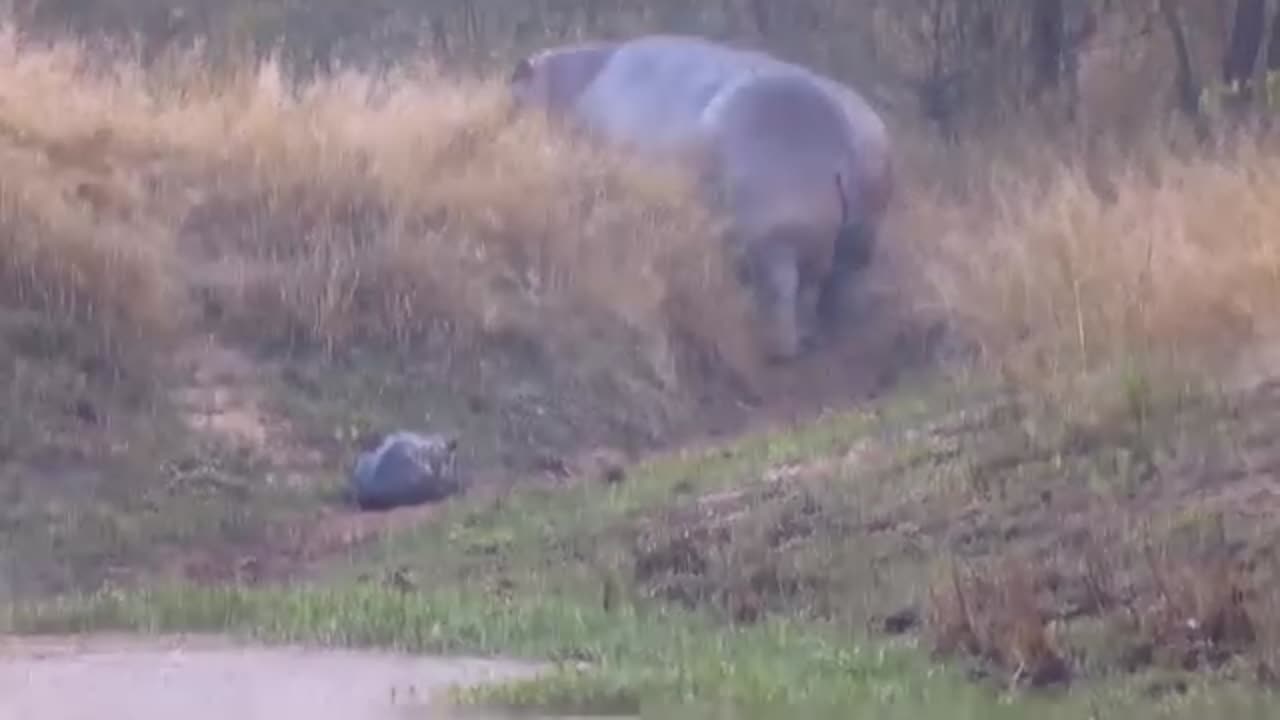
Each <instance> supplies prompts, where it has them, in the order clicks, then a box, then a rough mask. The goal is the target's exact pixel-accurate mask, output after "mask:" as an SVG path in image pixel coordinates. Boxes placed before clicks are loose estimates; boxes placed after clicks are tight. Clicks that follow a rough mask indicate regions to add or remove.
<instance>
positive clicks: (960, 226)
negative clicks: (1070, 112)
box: [899, 138, 1280, 410]
mask: <svg viewBox="0 0 1280 720" xmlns="http://www.w3.org/2000/svg"><path fill="white" fill-rule="evenodd" d="M1161 139H1162V140H1163V138H1161ZM1060 147H1061V146H1059V148H1060ZM1152 147H1157V148H1159V149H1157V150H1154V151H1147V150H1142V151H1134V152H1131V153H1116V154H1114V155H1112V156H1110V157H1109V158H1106V159H1104V160H1102V161H1097V160H1096V159H1095V160H1093V161H1090V160H1089V159H1086V158H1089V157H1090V156H1089V155H1088V154H1085V153H1081V154H1078V155H1075V156H1074V157H1071V158H1068V159H1066V160H1065V161H1064V159H1063V157H1062V155H1063V154H1065V153H1063V152H1061V150H1060V149H1059V150H1054V151H1049V150H1044V149H1035V150H1031V151H1029V152H1022V153H1020V157H1019V158H1018V160H1017V161H1008V160H998V159H995V158H997V156H998V154H997V153H995V152H991V151H990V148H982V147H979V148H976V152H975V151H974V150H975V149H973V148H971V149H970V151H969V153H970V154H969V156H970V158H971V159H972V160H980V159H982V157H983V153H984V152H986V153H988V154H987V155H986V161H987V162H988V163H990V165H989V166H988V167H986V168H983V165H981V164H979V163H977V162H974V163H973V164H971V165H967V166H966V167H965V168H964V171H965V172H973V174H972V175H970V177H969V178H968V180H967V187H965V188H964V192H960V191H958V190H957V187H956V186H953V187H951V188H948V189H946V190H942V189H939V188H938V187H929V186H926V185H924V184H916V186H915V187H912V188H911V189H910V190H908V191H907V192H910V193H911V194H912V195H913V199H912V202H911V215H909V216H906V217H904V218H902V226H901V228H900V232H899V235H900V236H901V237H902V238H903V243H902V251H903V252H902V254H903V257H902V258H899V264H900V265H903V266H905V267H906V268H907V271H906V275H907V277H906V278H905V280H906V283H907V285H908V286H909V287H910V292H913V293H916V299H917V300H919V304H920V307H921V309H922V310H924V311H925V312H929V313H937V314H941V315H942V316H944V317H946V318H947V319H949V320H950V321H951V322H953V323H954V324H955V326H956V328H957V329H958V330H960V332H962V333H963V334H964V335H965V336H966V337H967V338H969V339H971V340H973V341H975V342H976V343H977V345H978V346H979V347H980V350H981V354H982V356H983V358H984V359H985V361H987V362H988V363H990V364H991V365H993V366H995V367H996V368H998V369H999V370H1001V371H1003V372H1006V373H1008V374H1009V376H1011V377H1012V378H1014V379H1015V380H1016V381H1018V382H1019V383H1020V384H1024V385H1025V386H1027V387H1033V388H1035V389H1037V390H1042V391H1048V392H1049V393H1050V395H1051V397H1052V398H1053V399H1054V400H1055V401H1056V402H1059V403H1062V404H1064V405H1067V406H1070V405H1072V404H1074V403H1078V404H1080V405H1081V406H1082V407H1081V408H1078V409H1082V410H1087V408H1085V407H1083V406H1087V405H1090V404H1091V403H1094V402H1096V401H1097V400H1098V395H1097V392H1082V391H1086V390H1090V389H1092V390H1094V391H1096V390H1097V389H1098V388H1099V387H1101V388H1103V391H1102V392H1103V393H1104V394H1109V393H1111V391H1112V390H1114V386H1113V385H1112V384H1110V383H1109V382H1108V380H1107V379H1108V378H1111V379H1114V378H1115V377H1117V374H1119V375H1121V376H1123V375H1124V374H1125V373H1133V372H1140V373H1147V372H1153V371H1156V370H1157V369H1159V370H1160V371H1167V372H1171V373H1175V374H1176V375H1177V376H1178V377H1182V378H1184V379H1185V378H1186V377H1188V376H1187V375H1186V374H1185V373H1192V374H1193V376H1195V375H1198V376H1199V377H1201V378H1206V377H1208V378H1213V377H1221V374H1222V373H1228V372H1232V371H1234V370H1235V369H1237V368H1236V365H1235V363H1238V361H1240V360H1241V359H1242V358H1244V357H1246V356H1247V355H1248V354H1249V353H1250V352H1251V351H1252V350H1258V349H1264V348H1265V347H1266V346H1267V345H1269V344H1270V343H1271V341H1273V340H1275V339H1276V333H1277V330H1278V329H1280V328H1278V327H1277V324H1276V322H1275V320H1274V318H1275V311H1274V308H1275V307H1277V303H1280V154H1276V153H1275V151H1274V148H1271V147H1267V146H1265V145H1263V144H1260V143H1258V142H1253V141H1248V140H1241V141H1238V142H1235V143H1234V144H1232V146H1231V148H1230V149H1223V150H1219V151H1214V152H1212V153H1209V152H1197V153H1190V154H1185V156H1180V155H1179V154H1175V153H1174V152H1170V151H1169V149H1168V147H1169V146H1168V145H1163V144H1162V145H1156V144H1155V143H1152ZM1095 158H1096V156H1095ZM979 168H983V169H981V170H979ZM1130 379H1132V377H1130Z"/></svg>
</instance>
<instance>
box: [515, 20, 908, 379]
mask: <svg viewBox="0 0 1280 720" xmlns="http://www.w3.org/2000/svg"><path fill="white" fill-rule="evenodd" d="M511 90H512V95H513V97H514V99H515V101H516V104H517V106H520V107H538V108H542V109H544V110H546V111H548V112H549V113H550V114H551V115H552V116H554V117H560V118H567V119H570V120H572V121H573V123H574V124H575V125H576V126H577V127H578V128H580V129H583V130H586V131H588V133H589V134H592V135H594V136H597V137H599V138H602V139H604V140H607V141H610V142H613V143H617V144H619V145H622V146H626V147H630V148H632V149H635V150H638V151H641V152H647V153H671V155H672V157H675V156H676V154H678V153H680V152H682V151H685V150H690V149H695V148H701V149H705V150H708V151H709V153H707V154H705V155H701V157H703V158H705V159H708V160H710V164H709V165H707V166H703V167H704V169H706V170H708V171H709V172H708V173H707V174H706V175H705V176H704V180H706V181H708V185H707V189H708V190H709V193H708V198H709V199H710V200H712V201H714V202H715V203H717V205H718V206H719V207H721V208H723V209H725V210H727V211H728V217H729V218H730V221H731V228H730V230H729V239H730V241H731V246H732V247H733V248H734V249H735V250H736V251H737V257H738V269H739V273H740V275H741V276H742V277H743V279H744V280H747V281H748V282H749V286H750V287H752V288H753V289H754V290H755V294H756V297H757V300H758V301H759V303H760V306H761V309H762V310H763V311H764V313H765V318H766V320H767V321H768V323H769V325H770V327H771V329H772V335H773V340H774V342H773V343H772V348H771V350H770V352H769V355H770V357H771V358H773V359H778V360H786V359H791V358H794V357H795V356H796V355H797V354H798V353H799V351H800V349H801V347H803V346H804V345H807V344H808V343H809V342H810V341H811V340H812V339H813V336H814V331H815V329H816V327H815V326H816V324H817V322H819V321H820V322H822V324H824V325H827V326H828V327H829V326H831V325H832V324H834V322H835V321H836V320H837V310H838V305H839V303H838V300H839V295H840V293H841V291H842V288H843V285H844V283H845V281H846V280H847V278H848V276H849V274H850V273H851V272H852V271H855V270H858V269H861V268H863V267H865V266H866V265H867V264H868V263H869V262H870V260H871V256H872V253H873V250H874V247H875V244H876V241H877V237H878V235H879V228H880V225H881V222H882V218H883V215H884V212H885V210H886V208H887V206H888V203H889V199H890V195H891V193H892V167H891V161H890V156H889V141H888V133H887V131H886V129H885V125H884V123H883V121H882V120H881V119H880V118H879V116H878V115H877V114H876V113H875V112H874V111H873V110H872V109H871V108H870V107H869V106H868V105H867V103H866V102H865V101H864V100H863V99H862V98H861V97H860V96H859V95H858V94H857V93H855V92H854V91H853V90H851V89H849V88H847V87H845V86H844V85H841V84H840V83H837V82H835V81H834V80H831V79H829V78H825V77H823V76H821V75H819V74H817V73H815V72H813V71H811V70H809V69H806V68H803V67H800V66H798V65H794V64H791V63H788V62H785V61H783V60H780V59H777V58H775V57H772V56H770V55H767V54H765V53H762V52H758V51H752V50H745V49H739V48H734V47H730V46H726V45H721V44H718V43H713V42H711V41H708V40H705V39H702V38H697V37H691V36H680V35H650V36H645V37H640V38H636V39H632V40H628V41H623V42H617V43H610V42H597V43H583V44H578V45H568V46H560V47H554V48H549V49H546V50H543V51H541V52H539V53H536V54H534V55H531V56H530V57H527V58H525V59H523V60H521V61H520V62H519V63H518V64H517V66H516V68H515V70H514V71H513V72H512V75H511ZM690 157H692V156H690Z"/></svg>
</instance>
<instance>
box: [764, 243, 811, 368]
mask: <svg viewBox="0 0 1280 720" xmlns="http://www.w3.org/2000/svg"><path fill="white" fill-rule="evenodd" d="M760 260H761V262H762V263H763V265H764V267H763V268H761V270H762V271H763V272H761V273H760V274H759V275H758V276H757V277H758V278H759V280H760V282H761V283H762V284H763V287H761V288H759V291H760V293H761V299H762V300H763V303H762V304H763V307H762V308H761V309H762V310H763V311H764V315H765V318H766V321H767V324H768V334H769V336H770V340H771V342H770V348H769V352H768V356H769V360H771V361H773V362H785V361H788V360H792V359H795V357H796V356H797V355H799V354H800V327H799V322H798V320H799V313H798V312H797V311H798V309H799V300H800V268H799V266H798V264H797V262H796V260H797V258H796V253H795V251H794V249H793V248H791V247H789V246H785V245H776V244H775V245H772V246H771V247H769V248H767V249H765V251H764V252H763V253H762V256H761V258H760Z"/></svg>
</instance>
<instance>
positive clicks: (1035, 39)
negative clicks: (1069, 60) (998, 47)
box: [1029, 0, 1067, 94]
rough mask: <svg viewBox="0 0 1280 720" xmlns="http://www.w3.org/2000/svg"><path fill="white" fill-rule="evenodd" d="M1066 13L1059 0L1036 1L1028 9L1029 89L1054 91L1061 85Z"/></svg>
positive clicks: (1036, 92) (1065, 37)
mask: <svg viewBox="0 0 1280 720" xmlns="http://www.w3.org/2000/svg"><path fill="white" fill-rule="evenodd" d="M1066 23H1067V15H1066V11H1065V8H1064V7H1063V0H1036V3H1035V5H1034V6H1033V8H1032V11H1031V47H1030V48H1029V49H1030V51H1031V57H1032V61H1033V64H1034V67H1035V87H1034V90H1033V92H1034V93H1035V94H1039V93H1041V92H1045V91H1053V90H1057V89H1058V87H1059V86H1060V85H1061V84H1062V69H1063V68H1062V66H1063V56H1064V54H1065V53H1066V39H1067V28H1066Z"/></svg>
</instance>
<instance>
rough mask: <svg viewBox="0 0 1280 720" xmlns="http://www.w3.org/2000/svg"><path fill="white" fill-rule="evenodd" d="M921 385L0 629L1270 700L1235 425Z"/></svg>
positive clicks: (1267, 578)
mask: <svg viewBox="0 0 1280 720" xmlns="http://www.w3.org/2000/svg"><path fill="white" fill-rule="evenodd" d="M938 392H939V391H937V390H932V391H930V392H927V393H922V394H920V395H917V396H915V397H909V398H900V399H899V400H897V401H896V402H893V403H891V404H887V405H883V406H881V407H879V408H877V409H876V410H874V411H871V410H869V411H868V412H866V413H862V414H855V415H846V416H840V417H838V418H832V419H830V420H827V421H825V422H823V423H820V424H817V425H815V426H812V427H809V428H806V429H802V430H797V431H793V432H791V433H773V434H761V435H759V436H757V437H749V438H744V439H742V440H740V441H738V442H735V443H731V444H730V445H727V446H725V447H719V448H711V449H706V450H701V451H690V452H686V453H682V454H679V455H677V456H672V457H668V458H662V459H657V460H655V461H653V462H651V463H648V464H645V465H642V466H637V467H633V468H630V469H629V470H628V472H627V473H626V476H625V478H624V479H623V480H622V481H621V482H616V478H614V480H615V482H612V483H606V482H603V481H602V480H601V479H600V478H589V477H583V478H578V479H575V480H574V481H573V482H570V483H569V484H567V485H565V486H562V487H546V486H543V487H527V488H524V489H516V490H514V491H512V492H510V493H504V494H501V495H496V496H491V497H485V498H480V497H476V498H471V499H468V500H466V501H462V502H459V503H457V504H455V505H452V506H450V507H448V508H447V509H445V510H444V511H443V513H442V514H441V515H439V516H437V517H436V518H435V519H434V520H433V521H432V522H430V523H427V524H424V525H421V526H417V527H408V528H405V529H402V530H401V531H398V532H395V533H392V534H390V535H389V536H388V537H387V538H386V539H385V541H384V542H381V543H376V544H374V545H372V546H367V547H365V548H363V549H361V550H359V551H357V552H355V553H352V554H351V555H349V556H348V557H347V558H346V560H344V561H339V562H333V563H330V564H329V565H328V569H327V570H326V571H324V572H323V573H322V574H321V575H320V576H317V577H313V578H312V579H311V580H310V581H307V582H306V583H305V584H303V585H301V586H298V585H294V586H291V587H286V586H274V585H270V584H268V585H265V586H258V587H251V586H248V585H239V586H221V587H218V586H213V587H192V586H179V587H176V588H174V587H169V586H158V587H156V588H153V589H151V590H142V591H112V592H107V593H103V594H97V595H93V596H87V597H68V598H64V599H62V600H58V601H49V602H43V603H36V604H32V605H25V606H19V607H16V608H14V609H12V611H11V613H10V614H9V615H8V617H7V619H6V624H7V625H8V627H9V629H11V630H14V631H19V632H38V633H48V632H91V631H97V630H104V629H116V630H135V631H142V632H173V631H189V630H198V631H217V632H220V631H231V632H234V633H243V634H245V635H247V636H249V637H255V638H258V639H265V640H270V641H309V642H319V643H323V644H337V645H355V646H366V647H368V646H373V647H394V648H400V649H407V650H417V651H432V652H457V653H471V652H480V653H487V654H499V655H517V656H521V657H528V658H533V659H548V660H552V661H556V662H558V663H560V665H559V669H558V670H557V671H556V672H555V673H554V674H552V675H551V676H549V677H548V678H545V679H542V680H538V681H533V682H529V683H523V684H518V685H514V686H509V687H502V688H498V689H496V690H488V691H484V692H481V693H478V694H467V695H464V698H465V699H469V700H472V701H478V702H483V703H493V702H498V703H502V704H511V705H514V706H518V707H522V708H526V709H527V708H537V709H545V710H560V711H565V710H575V711H595V712H599V711H602V710H623V711H627V712H642V713H643V714H645V716H651V717H663V716H668V713H672V712H674V713H678V714H682V715H684V716H698V717H705V716H726V715H727V716H730V717H774V716H776V714H777V713H780V712H783V711H792V712H794V711H799V710H804V711H806V712H810V713H813V714H816V715H817V716H820V717H821V716H832V717H834V716H836V714H840V713H848V712H855V713H867V714H870V713H875V714H877V715H881V714H886V713H887V714H889V715H890V716H895V717H896V716H898V715H901V716H902V717H920V716H924V717H931V716H934V715H937V716H939V717H941V716H942V715H943V714H944V713H947V712H959V713H960V714H961V716H964V717H969V716H972V717H980V716H990V715H992V714H994V715H995V716H997V717H1003V716H1006V715H1007V716H1009V717H1021V716H1025V713H1027V712H1030V711H1035V712H1037V713H1045V714H1048V715H1049V716H1050V717H1076V716H1078V715H1079V713H1081V712H1086V711H1087V712H1092V713H1094V714H1099V713H1100V715H1099V716H1110V715H1120V716H1136V717H1153V718H1154V717H1196V716H1198V714H1199V713H1206V712H1207V713H1212V714H1215V715H1217V714H1220V713H1225V714H1226V715H1225V716H1230V717H1265V716H1269V713H1272V712H1274V709H1275V705H1274V702H1275V700H1274V696H1273V695H1272V694H1271V692H1272V691H1271V690H1269V689H1268V688H1269V687H1270V685H1269V683H1270V681H1269V680H1267V678H1268V677H1269V676H1268V673H1269V671H1270V670H1269V668H1271V667H1272V666H1273V665H1272V663H1274V661H1275V657H1276V650H1277V647H1278V646H1277V645H1276V644H1275V641H1274V638H1275V629H1276V627H1277V625H1276V622H1275V620H1276V618H1277V617H1280V616H1278V615H1277V614H1276V606H1275V604H1274V597H1273V593H1272V592H1271V591H1270V590H1269V588H1272V587H1273V582H1274V577H1275V574H1274V569H1275V568H1274V563H1273V562H1270V561H1269V560H1268V559H1267V558H1270V557H1272V555H1271V554H1270V552H1271V551H1270V548H1272V547H1274V544H1275V539H1276V531H1277V528H1276V526H1275V524H1274V522H1273V521H1272V520H1271V519H1270V516H1269V515H1268V514H1266V513H1262V512H1260V511H1259V510H1260V505H1261V503H1263V502H1264V498H1265V496H1259V495H1258V494H1257V493H1256V492H1253V491H1256V489H1257V488H1256V486H1254V485H1253V484H1252V481H1251V480H1250V479H1249V477H1248V475H1247V474H1246V473H1242V472H1239V470H1240V468H1239V467H1238V466H1237V465H1235V464H1234V463H1235V462H1236V460H1237V458H1234V457H1233V456H1231V455H1230V454H1229V453H1226V452H1225V450H1226V445H1227V443H1229V441H1230V439H1231V438H1232V437H1239V436H1241V431H1242V430H1243V429H1244V426H1241V425H1233V424H1231V423H1232V422H1233V421H1232V420H1230V418H1229V416H1223V415H1220V414H1218V413H1219V410H1220V408H1216V407H1196V408H1190V409H1186V410H1184V411H1182V412H1181V413H1180V414H1179V415H1178V418H1179V419H1177V420H1170V421H1169V422H1168V424H1165V425H1162V426H1161V428H1160V432H1159V433H1158V434H1157V435H1155V437H1159V438H1162V439H1160V440H1155V441H1152V442H1151V444H1149V445H1146V446H1145V447H1144V446H1142V445H1140V444H1138V441H1137V440H1136V439H1134V438H1128V439H1125V440H1123V441H1121V440H1117V441H1114V442H1107V441H1105V440H1101V439H1099V440H1096V441H1095V444H1092V445H1089V446H1087V447H1086V446H1084V445H1077V444H1074V443H1073V444H1062V445H1053V444H1051V441H1050V438H1051V437H1054V436H1053V435H1051V434H1044V435H1038V434H1028V433H1027V432H1026V425H1024V424H1022V423H1021V422H1020V421H1019V420H1018V418H1017V416H1016V414H1009V413H1010V411H1009V408H1008V407H1001V406H997V407H993V408H991V409H990V410H989V411H988V412H978V411H977V410H975V408H977V407H979V405H978V404H977V402H976V401H975V398H973V397H958V396H954V395H947V394H941V395H940V394H938ZM1268 402H1270V401H1268ZM949 405H950V406H952V407H955V408H957V409H956V410H955V411H954V412H952V413H940V411H939V409H940V408H944V407H947V406H949ZM1166 417H1173V416H1172V415H1167V416H1166ZM1252 417H1254V418H1255V419H1256V418H1258V417H1261V413H1253V414H1252ZM1211 421H1212V422H1213V423H1223V424H1220V425H1216V426H1215V427H1216V428H1217V431H1215V432H1214V433H1212V434H1211V436H1206V435H1204V434H1203V433H1202V432H1201V430H1202V428H1204V427H1205V426H1206V423H1210V422H1211ZM1169 438H1179V439H1180V441H1179V442H1177V443H1173V442H1169V441H1168V440H1167V439H1169ZM1077 442H1082V440H1080V439H1077ZM1143 452H1146V453H1147V455H1145V456H1142V455H1141V453H1143ZM1143 463H1150V465H1144V464H1143ZM1192 468H1194V471H1192ZM1205 473H1209V474H1211V475H1212V476H1213V477H1215V478H1218V481H1217V482H1216V483H1214V484H1206V483H1205V481H1204V477H1205V476H1206V475H1205ZM1154 478H1159V479H1158V480H1156V479H1154ZM1006 693H1011V694H1006Z"/></svg>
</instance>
